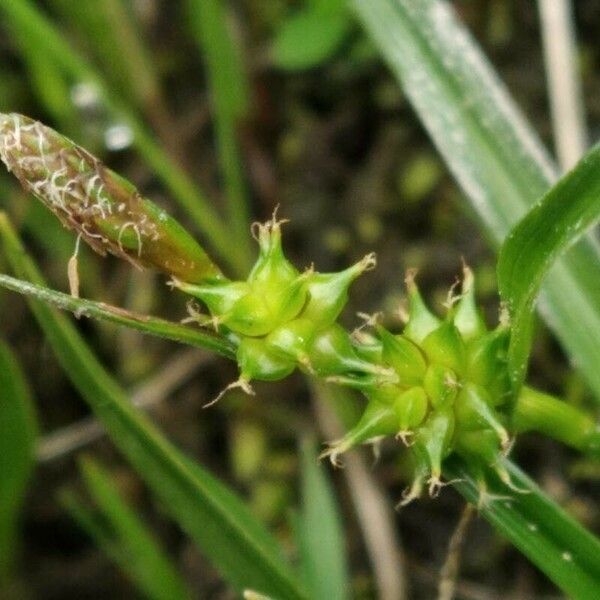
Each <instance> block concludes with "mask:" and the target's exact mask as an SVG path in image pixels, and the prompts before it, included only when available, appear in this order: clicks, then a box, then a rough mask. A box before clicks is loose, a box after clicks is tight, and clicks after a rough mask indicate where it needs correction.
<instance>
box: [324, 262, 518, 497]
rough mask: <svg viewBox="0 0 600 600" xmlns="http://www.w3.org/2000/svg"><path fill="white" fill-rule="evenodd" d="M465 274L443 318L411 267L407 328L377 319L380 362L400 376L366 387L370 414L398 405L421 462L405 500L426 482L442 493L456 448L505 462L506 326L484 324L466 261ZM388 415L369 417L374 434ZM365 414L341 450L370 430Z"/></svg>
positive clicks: (385, 429)
mask: <svg viewBox="0 0 600 600" xmlns="http://www.w3.org/2000/svg"><path fill="white" fill-rule="evenodd" d="M465 278H466V281H465V282H464V284H463V288H462V295H461V296H460V297H459V298H455V299H453V300H452V301H450V302H448V303H447V304H448V314H447V315H446V318H445V319H444V320H441V319H439V318H438V317H437V316H435V315H434V314H433V313H432V312H431V311H430V310H429V309H428V308H427V306H426V305H425V303H424V301H423V299H422V297H421V295H420V293H419V290H418V288H417V286H416V284H415V282H414V278H413V275H412V274H409V276H408V278H407V284H408V292H409V302H410V314H409V320H408V323H407V325H406V327H405V329H404V331H403V332H402V334H398V335H394V334H392V333H390V332H389V331H387V330H386V329H385V328H384V327H382V326H381V325H376V326H375V330H376V333H377V336H378V338H379V340H380V342H381V360H380V361H379V363H378V364H379V365H380V366H384V367H385V366H387V367H389V368H391V369H392V370H393V371H394V372H395V373H396V375H397V381H396V382H390V383H388V384H386V385H382V384H381V383H380V382H378V383H371V384H370V385H369V386H367V387H362V388H361V389H362V391H363V392H364V394H365V395H366V396H367V398H368V404H367V409H366V412H365V414H367V412H368V413H369V414H370V415H371V414H372V413H373V411H375V407H378V410H379V412H380V413H381V414H383V413H384V412H385V411H386V410H387V409H392V411H393V413H394V422H395V436H396V438H398V439H400V440H401V441H402V442H403V443H404V444H405V445H406V446H407V447H408V448H407V451H408V452H410V453H411V454H412V455H413V462H414V463H415V465H416V470H415V480H414V483H413V485H412V486H411V488H410V490H409V492H408V495H407V497H406V499H405V502H406V501H408V500H410V499H413V498H414V497H417V496H418V495H419V494H420V492H421V490H422V489H423V488H424V487H425V486H426V485H428V487H429V491H430V493H432V494H435V493H437V491H438V490H439V488H440V486H441V481H440V478H441V472H442V462H443V461H444V459H445V458H446V457H447V456H448V455H449V454H451V453H452V452H458V453H460V454H461V455H463V456H464V457H466V458H468V460H470V461H471V462H475V463H476V464H480V465H481V466H482V467H483V466H484V465H485V466H487V465H490V464H492V463H494V464H499V461H498V460H497V459H498V457H499V456H500V455H501V453H503V452H506V451H508V448H509V445H510V443H509V442H510V440H509V435H508V433H507V430H506V428H505V423H506V422H507V416H506V414H504V412H503V410H504V407H505V406H506V403H507V400H508V394H509V393H510V386H509V380H508V374H507V365H506V345H507V341H508V340H507V335H508V332H507V329H506V328H505V326H499V327H498V328H497V329H495V330H494V331H491V332H490V331H487V330H486V328H485V325H484V323H483V320H482V319H481V316H480V314H479V312H478V311H477V309H476V306H475V303H474V297H473V279H472V274H471V272H470V271H469V270H468V269H466V268H465ZM449 298H451V295H449ZM359 354H360V351H359ZM386 414H387V413H386ZM390 419H391V417H390V416H389V415H388V416H387V417H386V419H385V420H384V419H383V417H382V420H381V424H379V422H378V421H377V420H376V419H373V418H371V419H369V420H368V423H369V429H368V433H369V438H377V437H379V436H386V435H390V433H389V429H390ZM365 422H366V421H364V420H363V419H361V420H360V421H359V423H358V424H357V425H356V427H355V428H354V429H352V430H351V431H349V432H348V434H347V435H346V436H345V437H344V439H343V440H341V441H340V442H339V443H338V444H337V445H336V446H335V452H336V458H337V456H339V454H341V451H342V449H344V450H347V449H348V448H350V447H352V445H354V444H355V443H358V442H357V440H360V439H363V438H364V437H365V435H364V431H365ZM499 468H500V467H498V469H499ZM499 475H500V476H503V477H506V473H500V472H499Z"/></svg>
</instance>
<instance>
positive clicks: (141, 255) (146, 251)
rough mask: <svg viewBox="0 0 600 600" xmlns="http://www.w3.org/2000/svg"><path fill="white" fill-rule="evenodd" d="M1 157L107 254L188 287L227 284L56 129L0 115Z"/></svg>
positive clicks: (180, 235)
mask: <svg viewBox="0 0 600 600" xmlns="http://www.w3.org/2000/svg"><path fill="white" fill-rule="evenodd" d="M0 158H1V159H2V161H3V162H4V163H5V164H6V166H7V167H8V170H9V171H12V172H13V173H14V174H15V175H16V176H17V178H18V179H19V181H20V182H21V184H22V186H23V187H24V188H25V190H27V191H28V192H31V193H32V194H33V195H34V196H36V197H37V198H38V199H39V200H41V201H42V202H43V203H44V204H45V205H46V206H47V207H48V208H49V209H50V210H51V211H52V212H54V213H55V214H56V216H57V217H58V218H59V219H60V221H61V222H62V223H63V224H64V225H65V226H66V227H68V228H70V229H74V230H75V231H77V232H78V233H79V235H80V236H81V237H82V238H83V239H84V240H85V241H86V242H87V243H88V244H89V245H90V246H91V247H92V248H93V249H94V250H96V251H97V252H99V253H100V254H102V255H104V254H106V252H110V253H112V254H115V255H116V256H119V257H121V258H125V259H127V260H128V261H130V262H132V263H133V264H135V265H137V266H152V267H154V268H156V269H158V270H160V271H163V272H166V273H169V274H173V275H176V276H178V277H182V278H185V279H186V280H187V281H201V280H204V279H206V278H207V277H215V278H218V277H220V272H219V270H218V269H217V267H216V266H215V265H214V264H213V263H212V261H211V260H210V259H209V258H208V256H207V255H206V253H205V252H204V250H203V249H202V248H201V247H200V246H199V245H198V244H197V243H196V242H195V241H194V239H193V238H192V237H191V236H190V235H189V234H188V233H187V232H186V231H185V230H184V229H183V228H182V227H181V226H180V225H179V224H178V223H177V222H176V221H175V220H174V219H172V218H171V217H170V216H169V215H168V214H167V213H166V212H165V211H164V210H161V209H160V208H159V207H158V206H156V205H155V204H153V203H152V202H150V201H149V200H147V199H145V198H143V197H142V196H141V195H140V194H139V193H138V191H137V190H136V189H135V188H134V187H133V186H132V185H131V184H130V183H129V182H128V181H126V180H125V179H123V178H122V177H120V176H119V175H117V174H116V173H115V172H113V171H111V170H110V169H108V168H106V167H105V166H104V165H103V164H102V163H101V162H100V160H98V159H97V158H95V157H94V156H92V155H91V154H90V153H89V152H88V151H87V150H85V149H83V148H81V147H80V146H78V145H77V144H75V143H74V142H72V141H71V140H69V139H68V138H66V137H64V136H63V135H60V134H59V133H57V132H56V131H54V130H53V129H50V128H49V127H46V126H45V125H42V124H41V123H40V122H38V121H34V120H33V119H30V118H29V117H25V116H23V115H19V114H15V113H11V114H3V113H0Z"/></svg>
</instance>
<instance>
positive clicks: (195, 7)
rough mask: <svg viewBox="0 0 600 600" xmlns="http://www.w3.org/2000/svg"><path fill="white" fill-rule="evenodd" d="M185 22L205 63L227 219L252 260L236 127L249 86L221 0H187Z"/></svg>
mask: <svg viewBox="0 0 600 600" xmlns="http://www.w3.org/2000/svg"><path fill="white" fill-rule="evenodd" d="M188 15H189V22H190V26H191V29H192V32H193V34H194V37H195V39H196V42H197V44H198V46H199V48H200V49H201V50H202V56H203V58H204V61H205V64H206V70H207V74H208V79H209V82H210V91H211V96H212V105H213V113H214V119H215V131H216V137H217V149H218V151H219V159H220V162H221V169H222V171H223V176H224V183H225V195H226V198H227V202H228V203H229V213H230V221H231V226H232V229H233V231H234V232H235V235H236V237H237V242H238V244H239V245H240V247H241V248H243V253H244V256H245V259H246V262H247V263H248V264H249V263H250V258H251V256H252V251H251V248H250V245H249V242H250V236H249V235H248V233H249V231H250V217H249V211H248V198H247V194H246V189H245V184H244V174H243V170H242V163H241V158H240V148H239V144H238V140H237V127H238V125H239V123H240V120H241V119H242V118H243V117H245V116H246V114H247V112H248V105H249V89H248V88H249V86H248V82H247V81H246V77H245V73H244V68H243V65H242V61H241V57H240V55H239V44H238V45H236V43H235V41H234V39H233V36H232V34H231V31H230V30H229V28H228V26H227V14H226V8H225V3H224V2H223V0H188Z"/></svg>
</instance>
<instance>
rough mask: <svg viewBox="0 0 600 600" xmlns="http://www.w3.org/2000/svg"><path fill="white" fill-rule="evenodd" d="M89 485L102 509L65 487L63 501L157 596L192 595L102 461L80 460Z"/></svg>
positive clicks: (179, 599)
mask: <svg viewBox="0 0 600 600" xmlns="http://www.w3.org/2000/svg"><path fill="white" fill-rule="evenodd" d="M80 467H81V473H82V475H83V479H84V481H85V484H86V487H87V489H88V492H89V494H90V496H91V497H92V499H93V501H94V503H95V504H96V505H97V506H98V509H99V511H98V512H95V511H93V510H92V509H90V508H88V507H87V506H86V505H85V504H84V503H83V502H82V501H81V500H80V499H79V498H78V497H77V495H76V494H75V493H74V492H71V491H70V490H65V491H64V492H63V493H62V494H61V497H60V499H61V501H62V503H63V505H64V506H66V508H67V510H69V512H70V513H71V515H72V516H73V517H74V518H75V520H76V521H78V523H79V524H80V526H81V527H82V528H83V529H84V530H85V531H86V532H87V533H88V535H90V536H91V537H92V538H93V539H94V541H95V542H96V544H97V545H98V546H99V547H100V548H101V549H102V550H103V551H104V552H105V553H106V554H107V555H108V556H109V557H110V558H111V559H112V560H113V561H114V562H115V563H117V565H118V566H119V567H120V568H121V570H122V571H123V572H124V573H125V574H126V575H127V576H128V577H129V578H130V579H131V580H132V581H133V582H134V583H135V584H136V587H137V588H138V589H139V590H140V591H141V592H143V596H144V597H145V598H152V599H153V600H184V599H190V598H192V594H191V593H190V592H189V590H188V589H187V585H186V584H185V583H184V581H183V580H182V578H181V576H180V575H179V573H178V572H177V570H176V568H175V566H174V565H173V564H172V562H171V560H170V559H169V557H168V556H167V555H166V554H165V553H164V551H163V549H162V548H161V546H160V545H159V543H158V541H157V540H156V539H155V537H154V535H153V534H152V533H151V532H150V531H149V530H148V528H147V527H146V525H145V524H144V522H143V521H142V520H141V519H140V518H139V517H138V515H137V513H136V512H135V511H134V510H133V509H132V508H131V507H130V506H129V505H128V504H127V503H126V502H125V500H124V499H123V498H122V497H121V495H120V494H119V492H118V491H117V490H116V489H115V485H114V483H113V481H112V480H111V478H110V474H109V473H108V472H107V471H105V470H104V469H103V468H102V467H101V466H100V465H99V464H98V463H96V462H95V461H93V460H92V459H90V458H85V459H84V460H82V461H81V463H80Z"/></svg>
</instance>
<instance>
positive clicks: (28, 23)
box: [0, 0, 242, 269]
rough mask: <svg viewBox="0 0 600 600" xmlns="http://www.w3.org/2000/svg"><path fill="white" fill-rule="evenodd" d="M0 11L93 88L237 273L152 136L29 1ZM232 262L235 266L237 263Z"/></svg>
mask: <svg viewBox="0 0 600 600" xmlns="http://www.w3.org/2000/svg"><path fill="white" fill-rule="evenodd" d="M0 10H1V11H3V12H4V14H5V15H6V16H7V17H8V21H9V23H10V25H11V26H12V27H13V29H14V31H15V32H16V34H17V35H20V36H25V37H27V38H29V39H30V41H31V43H34V44H35V45H36V47H37V49H38V52H40V53H43V54H45V55H46V56H47V57H48V58H49V59H50V58H51V59H52V60H53V61H54V62H55V64H56V65H58V66H60V68H62V69H63V70H64V71H65V72H66V73H68V74H69V76H70V77H72V78H74V79H76V80H82V81H85V82H89V83H91V84H93V85H94V86H95V87H96V88H97V90H98V92H99V93H100V95H101V97H102V100H103V102H104V103H105V105H106V107H107V108H108V109H109V110H110V111H111V113H112V114H113V116H115V118H118V119H119V120H122V121H124V122H125V123H127V125H128V126H129V127H130V128H131V131H132V132H133V135H134V143H135V145H136V147H137V149H138V150H139V152H140V154H141V155H142V157H143V158H144V159H145V160H146V162H147V163H148V165H149V166H150V167H151V169H152V170H153V172H154V173H156V175H157V176H158V177H159V178H160V179H161V180H162V181H163V183H164V184H165V186H166V187H167V189H168V190H169V191H170V192H171V193H172V194H173V198H174V199H175V200H176V201H177V202H178V203H179V204H180V205H181V206H182V207H183V208H184V209H185V211H186V212H187V214H188V215H189V216H190V217H191V218H192V219H193V220H194V222H195V224H196V226H197V227H198V229H199V230H200V231H201V232H202V233H204V235H206V237H207V238H208V239H209V241H210V242H211V243H212V244H213V246H214V247H215V249H216V250H217V251H218V252H219V254H220V255H221V257H222V258H223V259H224V260H225V261H227V262H228V264H229V265H230V266H233V267H234V268H237V269H241V268H242V267H241V265H240V262H239V260H238V258H237V256H238V250H237V247H236V243H235V239H234V238H232V237H231V235H229V232H228V230H227V228H226V227H225V225H224V224H223V222H222V221H221V218H220V217H219V215H218V214H217V213H216V211H215V210H214V208H213V207H212V206H211V204H210V203H209V202H208V200H207V199H206V198H205V197H204V196H203V195H202V194H201V193H200V191H199V190H198V188H197V186H196V185H195V184H194V183H193V182H192V181H191V180H190V178H189V177H188V176H187V175H186V174H185V173H184V172H183V171H182V170H181V169H180V168H179V167H178V166H177V165H176V164H175V163H174V162H173V160H171V158H170V157H169V156H168V155H167V154H166V153H165V152H164V150H163V149H162V148H161V146H160V145H159V144H157V143H156V141H155V140H154V138H153V136H152V134H151V133H150V132H149V131H148V130H147V128H146V127H145V126H144V124H143V123H142V122H141V121H140V120H139V119H138V117H137V116H136V115H135V112H134V111H133V110H130V109H129V108H128V107H127V106H126V105H124V103H123V102H122V101H121V100H120V99H119V98H117V97H116V95H115V94H114V93H112V91H111V90H110V86H109V85H107V84H106V82H105V81H104V80H103V78H102V76H101V75H100V74H99V73H97V72H96V71H95V70H94V68H93V67H92V66H91V65H90V64H89V63H88V62H87V61H86V60H85V59H84V58H82V57H81V56H80V55H79V54H78V53H77V51H75V50H74V49H73V48H71V47H70V46H69V44H68V43H67V42H66V41H65V39H64V38H63V36H61V34H60V33H59V32H58V31H57V29H56V28H55V27H54V25H53V24H52V23H51V22H50V21H49V20H48V19H47V18H46V17H45V16H44V15H43V14H42V12H41V11H40V10H39V8H38V7H37V6H35V5H34V4H33V3H32V2H30V0H7V1H6V2H2V3H0ZM236 260H237V262H236Z"/></svg>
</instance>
